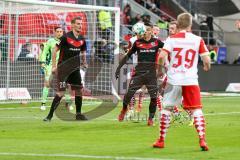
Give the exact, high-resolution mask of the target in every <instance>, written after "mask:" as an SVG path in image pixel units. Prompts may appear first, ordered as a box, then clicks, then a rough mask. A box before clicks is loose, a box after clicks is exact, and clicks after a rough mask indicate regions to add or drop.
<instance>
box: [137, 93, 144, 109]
mask: <svg viewBox="0 0 240 160" xmlns="http://www.w3.org/2000/svg"><path fill="white" fill-rule="evenodd" d="M143 99H144V93H143V92H140V93H139V100H138V109H139V110H141V109H142V104H143Z"/></svg>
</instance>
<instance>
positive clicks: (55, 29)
mask: <svg viewBox="0 0 240 160" xmlns="http://www.w3.org/2000/svg"><path fill="white" fill-rule="evenodd" d="M59 28H61V29H62V27H60V26H57V27H54V31H57V29H59Z"/></svg>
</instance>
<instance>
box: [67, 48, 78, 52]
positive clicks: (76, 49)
mask: <svg viewBox="0 0 240 160" xmlns="http://www.w3.org/2000/svg"><path fill="white" fill-rule="evenodd" d="M69 50H70V51H81V48H69Z"/></svg>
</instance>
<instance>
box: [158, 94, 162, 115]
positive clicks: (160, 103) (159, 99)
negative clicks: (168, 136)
mask: <svg viewBox="0 0 240 160" xmlns="http://www.w3.org/2000/svg"><path fill="white" fill-rule="evenodd" d="M161 99H162V96H161V95H160V96H158V97H157V106H158V110H159V111H161V110H162V102H161Z"/></svg>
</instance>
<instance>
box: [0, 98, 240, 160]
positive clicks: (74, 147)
mask: <svg viewBox="0 0 240 160" xmlns="http://www.w3.org/2000/svg"><path fill="white" fill-rule="evenodd" d="M85 103H86V102H85ZM87 103H88V102H87ZM203 104H204V113H205V114H206V121H207V142H208V145H209V148H210V151H209V152H201V151H200V147H199V146H198V138H197V134H196V131H195V128H194V127H189V126H188V125H186V124H183V125H181V124H178V123H174V124H172V125H171V127H170V129H169V132H168V134H167V138H166V147H165V148H164V149H154V148H152V147H151V145H152V143H153V142H154V141H155V140H156V139H157V138H158V125H155V126H153V127H148V126H147V125H146V121H141V122H139V123H134V122H133V121H128V122H126V121H125V122H121V123H120V122H118V121H117V120H116V118H117V115H118V113H119V111H120V105H119V107H117V108H116V109H115V110H113V111H112V112H110V113H108V114H107V115H105V116H102V117H100V118H98V119H95V120H91V121H88V122H65V121H61V120H59V119H57V118H56V116H54V118H53V120H52V121H51V122H50V123H46V122H43V121H42V119H43V118H44V117H45V116H46V115H47V113H48V110H49V108H48V109H47V111H40V109H39V107H38V108H30V107H33V106H39V103H30V104H27V105H20V104H0V112H1V114H0V159H1V160H2V159H4V160H15V159H18V160H33V159H34V160H38V159H49V160H55V159H57V160H62V159H69V160H71V159H73V160H74V159H121V158H119V157H122V159H134V157H135V159H136V157H140V158H142V159H143V160H144V159H145V158H156V159H163V160H165V159H174V160H190V159H192V160H196V159H201V160H203V159H204V160H206V159H213V160H219V159H223V160H225V159H231V160H234V159H236V160H237V159H239V157H240V152H239V151H240V125H239V121H240V98H239V97H213V98H203ZM147 106H148V101H147V102H144V108H147ZM91 107H94V106H91V105H87V106H86V105H85V106H83V108H85V109H90V108H91ZM7 108H12V109H7ZM143 112H145V113H146V111H143ZM222 113H223V114H222ZM54 154H57V155H54ZM84 156H85V157H84ZM88 156H89V157H88ZM105 156H108V157H105Z"/></svg>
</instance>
